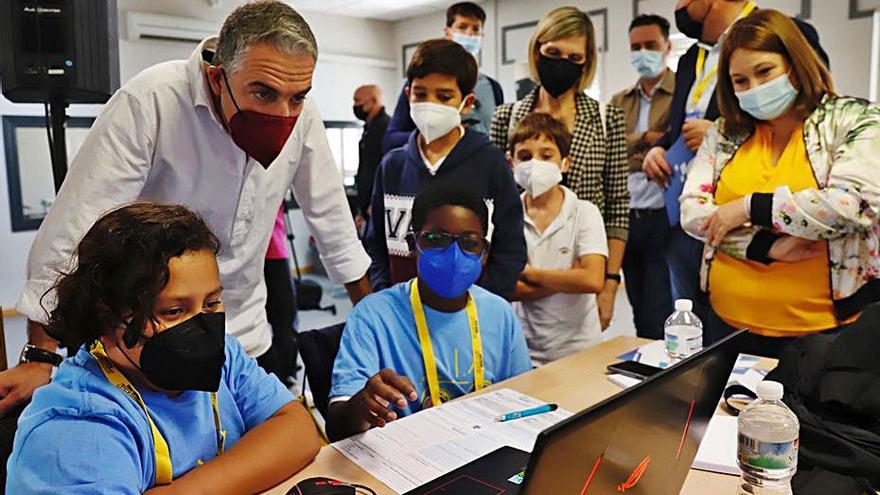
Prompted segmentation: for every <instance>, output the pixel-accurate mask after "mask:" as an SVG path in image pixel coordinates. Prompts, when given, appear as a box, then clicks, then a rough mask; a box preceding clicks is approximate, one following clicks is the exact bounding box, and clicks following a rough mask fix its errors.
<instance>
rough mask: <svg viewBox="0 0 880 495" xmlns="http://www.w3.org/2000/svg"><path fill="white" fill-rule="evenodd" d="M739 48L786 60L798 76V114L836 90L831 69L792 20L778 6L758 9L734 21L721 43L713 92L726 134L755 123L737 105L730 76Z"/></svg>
mask: <svg viewBox="0 0 880 495" xmlns="http://www.w3.org/2000/svg"><path fill="white" fill-rule="evenodd" d="M739 48H743V49H746V50H754V51H758V52H772V53H778V54H780V55H782V57H783V58H784V59H785V60H786V61H787V62H788V63H789V65H790V66H791V74H793V75H794V76H795V79H797V82H796V84H797V89H798V97H797V100H795V105H794V110H795V111H796V112H797V113H798V115H799V117H800V118H806V117H807V116H808V115H810V114H811V113H812V112H813V110H815V109H816V107H817V106H818V105H819V103H820V102H821V101H822V97H823V96H825V95H831V96H833V95H834V94H835V93H834V82H833V81H832V79H831V73H830V72H829V71H828V68H827V67H825V64H824V63H823V62H822V60H821V59H820V58H819V56H818V55H817V54H816V50H814V49H813V47H812V46H810V44H809V42H808V41H807V39H806V38H805V37H804V35H803V34H802V33H801V31H800V29H798V27H797V25H796V24H795V23H794V21H792V20H791V18H790V17H788V16H787V15H785V14H783V13H781V12H779V11H777V10H772V9H761V10H758V11H756V12H754V13H753V14H751V15H749V16H747V17H745V18H743V19H740V20H739V21H737V22H736V23H735V24H734V25H733V27H731V28H730V31H729V32H728V33H727V36H726V37H725V38H724V43H723V44H722V45H721V53H720V55H719V58H718V61H719V62H718V83H717V85H716V89H715V92H716V93H715V96H716V98H717V99H718V108H719V110H720V111H721V116H722V117H724V132H725V133H727V134H749V133H751V132H753V131H754V130H755V124H756V123H757V120H755V118H754V117H752V116H751V115H749V114H747V113H746V112H744V111H743V110H742V109H741V108H740V106H739V100H738V99H737V97H736V92H735V90H734V89H733V81H732V80H731V78H730V57H731V55H733V52H735V51H736V50H737V49H739Z"/></svg>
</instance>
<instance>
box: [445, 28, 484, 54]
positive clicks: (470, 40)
mask: <svg viewBox="0 0 880 495" xmlns="http://www.w3.org/2000/svg"><path fill="white" fill-rule="evenodd" d="M452 41H454V42H456V43H458V44H459V45H461V46H462V48H464V49H465V50H467V52H468V53H470V54H471V55H473V56H474V57H476V56H477V55H479V54H480V48H481V47H482V45H483V37H482V36H468V35H466V34H463V33H459V32H453V33H452Z"/></svg>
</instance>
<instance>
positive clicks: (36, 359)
mask: <svg viewBox="0 0 880 495" xmlns="http://www.w3.org/2000/svg"><path fill="white" fill-rule="evenodd" d="M63 360H64V358H62V357H61V355H60V354H56V353H54V352H51V351H47V350H45V349H40V348H39V347H37V346H35V345H33V344H26V345H25V346H24V349H22V350H21V358H20V359H19V362H20V363H47V364H51V365H52V366H58V365H59V364H61V361H63Z"/></svg>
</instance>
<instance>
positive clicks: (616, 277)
mask: <svg viewBox="0 0 880 495" xmlns="http://www.w3.org/2000/svg"><path fill="white" fill-rule="evenodd" d="M605 280H614V281H615V282H617V283H618V284H619V283H620V280H621V278H620V274H619V273H606V274H605Z"/></svg>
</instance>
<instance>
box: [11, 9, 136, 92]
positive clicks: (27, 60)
mask: <svg viewBox="0 0 880 495" xmlns="http://www.w3.org/2000/svg"><path fill="white" fill-rule="evenodd" d="M116 17H117V16H116V0H0V70H2V72H0V79H2V82H3V94H4V95H5V96H6V98H8V99H9V100H10V101H13V102H15V103H46V102H51V101H56V102H64V103H104V102H106V101H107V99H108V98H110V96H111V95H112V94H113V92H114V91H116V90H117V89H118V88H119V32H118V29H117V20H116Z"/></svg>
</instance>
